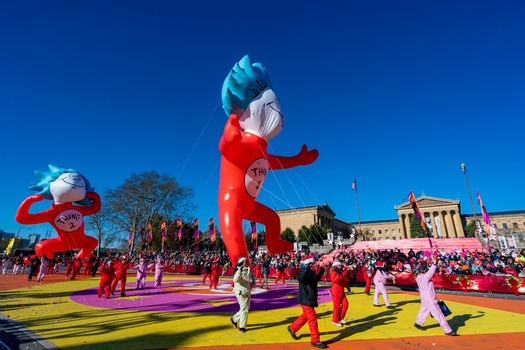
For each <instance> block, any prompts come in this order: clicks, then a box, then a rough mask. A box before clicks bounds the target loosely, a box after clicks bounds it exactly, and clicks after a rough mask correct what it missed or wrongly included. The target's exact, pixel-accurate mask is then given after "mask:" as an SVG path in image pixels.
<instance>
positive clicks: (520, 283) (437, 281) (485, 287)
mask: <svg viewBox="0 0 525 350" xmlns="http://www.w3.org/2000/svg"><path fill="white" fill-rule="evenodd" d="M150 270H153V271H154V268H151V269H150ZM164 272H171V273H182V274H189V275H195V274H202V272H203V269H202V266H201V267H200V269H199V271H198V272H197V269H196V266H195V265H169V266H166V268H165V269H164ZM284 273H285V276H286V278H287V279H290V278H292V279H293V278H295V277H296V276H297V274H298V273H299V269H298V268H285V269H284ZM391 273H392V274H393V275H394V276H396V285H397V286H402V287H412V288H415V287H417V284H416V279H415V276H414V274H413V273H409V272H391ZM223 276H233V267H232V266H229V267H227V268H226V269H225V270H224V274H223ZM268 277H269V278H275V277H277V272H276V270H275V268H273V267H272V268H270V274H269V275H268ZM326 277H327V280H328V281H329V280H330V276H329V275H328V276H326ZM432 280H433V281H434V286H435V288H436V289H446V290H459V291H463V292H493V293H511V294H515V295H519V294H525V278H524V277H514V276H483V275H439V274H436V275H434V277H433V278H432ZM355 282H360V283H364V279H363V274H362V272H361V271H360V270H358V271H357V276H356V280H355Z"/></svg>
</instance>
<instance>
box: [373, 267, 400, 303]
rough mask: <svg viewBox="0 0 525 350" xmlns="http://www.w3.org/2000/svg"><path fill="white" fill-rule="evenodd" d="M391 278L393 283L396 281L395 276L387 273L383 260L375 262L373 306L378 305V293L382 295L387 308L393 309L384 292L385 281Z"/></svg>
mask: <svg viewBox="0 0 525 350" xmlns="http://www.w3.org/2000/svg"><path fill="white" fill-rule="evenodd" d="M389 279H391V280H392V282H393V283H396V278H395V276H394V275H392V274H390V273H388V271H387V270H386V267H385V263H384V262H383V261H378V262H376V273H375V275H374V285H375V288H374V306H379V293H381V295H382V296H383V299H384V300H385V305H386V308H387V309H393V308H394V307H393V306H392V305H390V299H388V293H387V292H386V287H385V283H386V282H387V281H388V280H389Z"/></svg>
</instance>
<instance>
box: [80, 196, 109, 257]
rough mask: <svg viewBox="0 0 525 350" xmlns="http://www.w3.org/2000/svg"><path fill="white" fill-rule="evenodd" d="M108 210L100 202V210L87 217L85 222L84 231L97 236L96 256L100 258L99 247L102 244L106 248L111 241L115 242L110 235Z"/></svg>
mask: <svg viewBox="0 0 525 350" xmlns="http://www.w3.org/2000/svg"><path fill="white" fill-rule="evenodd" d="M110 219H111V218H110V215H109V212H108V208H107V207H106V206H104V200H102V209H101V210H100V211H99V212H98V213H96V214H92V215H90V216H88V219H87V220H86V229H87V230H90V231H94V232H95V233H96V234H97V239H98V247H97V256H98V257H100V246H101V245H102V244H104V246H105V247H107V246H108V245H109V244H110V243H111V242H112V241H114V240H115V235H114V234H111V233H110V232H113V231H112V230H111V221H110Z"/></svg>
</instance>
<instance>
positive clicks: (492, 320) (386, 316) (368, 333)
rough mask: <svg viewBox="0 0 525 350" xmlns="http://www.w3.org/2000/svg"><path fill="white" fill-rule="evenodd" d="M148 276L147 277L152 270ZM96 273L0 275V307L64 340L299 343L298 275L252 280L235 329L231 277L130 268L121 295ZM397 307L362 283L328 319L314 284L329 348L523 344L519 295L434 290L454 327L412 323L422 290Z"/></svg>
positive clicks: (169, 345)
mask: <svg viewBox="0 0 525 350" xmlns="http://www.w3.org/2000/svg"><path fill="white" fill-rule="evenodd" d="M149 278H150V280H151V277H149ZM98 282H99V278H92V277H87V276H80V277H79V279H78V280H76V281H69V280H66V279H65V278H64V275H63V274H57V275H51V276H48V277H46V279H45V281H44V282H43V283H38V282H36V281H31V282H29V281H27V277H26V276H25V275H22V276H12V275H4V276H0V312H1V313H2V315H3V316H5V318H8V319H9V320H12V321H15V322H16V323H17V324H20V325H22V326H23V327H25V328H26V329H28V330H29V331H31V332H32V333H33V334H34V335H35V337H36V339H45V340H46V341H47V342H48V343H50V344H52V345H54V346H56V347H58V348H60V349H74V350H76V349H95V350H96V349H126V350H132V349H186V348H187V349H210V350H213V349H229V348H231V347H232V346H234V347H235V348H236V349H272V350H274V349H275V347H276V346H277V347H278V348H279V350H286V349H304V348H311V347H310V344H309V342H310V337H309V333H308V326H305V327H303V328H302V329H301V330H300V331H299V332H297V335H298V337H299V340H293V339H292V338H291V337H290V335H289V334H288V332H287V331H286V327H287V326H288V325H289V324H290V323H291V322H292V321H293V320H294V319H295V318H296V317H297V316H298V315H299V314H300V308H299V307H298V305H297V284H295V283H294V282H293V281H290V282H289V283H287V284H286V285H282V284H278V285H273V286H271V290H264V289H260V288H257V289H256V291H255V293H254V295H253V296H252V303H251V311H250V316H249V320H248V331H247V332H246V333H244V334H240V333H238V331H236V330H235V329H234V328H233V327H232V325H231V323H230V321H229V318H230V316H231V315H233V313H235V312H236V311H237V303H236V299H235V297H234V295H233V294H232V293H231V279H223V280H221V284H220V286H219V289H218V290H212V291H210V289H209V286H204V285H202V284H201V278H199V277H190V276H180V275H177V276H175V275H170V276H166V277H165V279H164V282H163V285H162V286H161V287H154V286H153V285H152V282H151V281H150V282H148V283H147V285H146V289H144V290H136V289H135V278H134V276H133V275H129V276H128V283H127V291H126V297H118V295H120V294H119V293H118V292H117V293H115V296H114V297H111V298H110V299H99V298H97V295H96V292H97V288H98ZM389 296H390V300H391V302H392V305H394V306H395V309H386V308H385V307H384V303H382V299H381V297H380V301H381V303H382V304H383V306H382V307H380V308H377V307H373V306H372V296H368V295H366V294H364V292H363V289H362V288H359V287H354V288H352V292H351V293H347V297H348V300H349V303H350V309H349V312H348V315H347V317H346V320H347V322H348V323H347V325H345V326H344V327H342V328H341V327H335V326H333V325H332V323H331V313H332V303H331V298H330V295H329V293H328V286H327V285H326V286H324V285H322V284H321V285H320V291H319V301H320V305H319V307H318V308H317V313H318V320H319V330H320V332H321V340H322V341H323V342H325V343H326V344H327V345H328V347H329V348H330V349H433V348H434V349H439V350H442V349H469V350H470V349H473V348H476V349H509V348H514V349H524V348H525V340H524V339H525V326H524V324H525V298H524V297H523V296H521V297H517V298H516V297H514V298H493V297H488V296H487V297H479V296H471V295H468V294H465V295H449V294H440V295H439V297H440V298H441V299H443V300H445V301H446V302H447V304H448V306H449V307H450V308H451V309H452V311H453V314H452V315H451V316H449V317H448V318H447V319H448V320H449V323H450V325H451V326H452V328H453V329H457V331H458V333H459V334H460V336H459V337H448V336H445V335H443V332H442V330H441V329H440V327H439V326H438V325H437V323H436V322H435V320H434V319H432V318H429V319H428V320H427V321H426V324H425V327H426V330H425V331H420V330H417V329H415V328H414V326H413V325H414V320H415V316H416V314H417V311H418V309H419V298H418V294H417V293H414V292H404V291H399V290H390V291H389Z"/></svg>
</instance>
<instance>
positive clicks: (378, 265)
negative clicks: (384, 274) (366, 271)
mask: <svg viewBox="0 0 525 350" xmlns="http://www.w3.org/2000/svg"><path fill="white" fill-rule="evenodd" d="M376 267H385V263H384V262H382V261H377V262H376Z"/></svg>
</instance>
